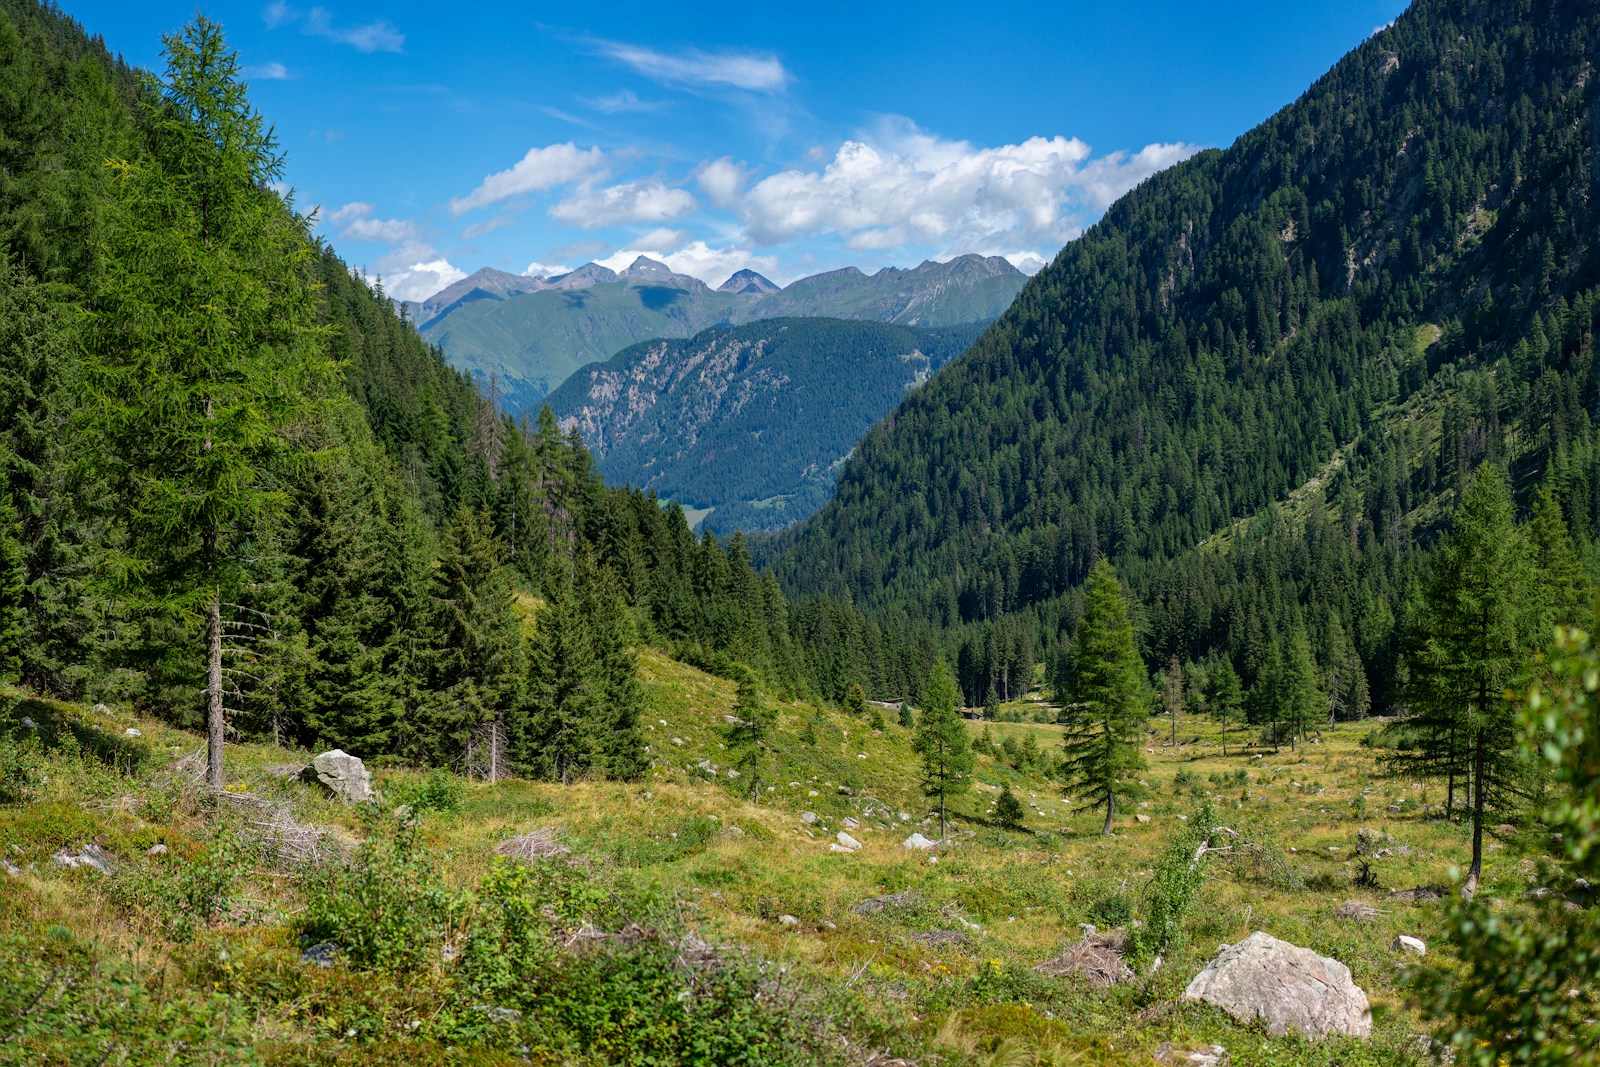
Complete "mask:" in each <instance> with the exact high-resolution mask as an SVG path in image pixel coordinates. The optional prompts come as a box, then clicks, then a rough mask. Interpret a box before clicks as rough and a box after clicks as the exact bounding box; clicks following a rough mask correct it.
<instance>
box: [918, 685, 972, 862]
mask: <svg viewBox="0 0 1600 1067" xmlns="http://www.w3.org/2000/svg"><path fill="white" fill-rule="evenodd" d="M911 746H912V748H913V749H915V750H916V753H917V755H918V756H919V757H920V758H921V760H922V790H923V792H924V793H925V794H926V795H928V796H930V797H938V798H939V839H940V840H941V841H942V840H944V835H945V826H946V823H947V818H946V805H947V803H948V798H949V797H950V796H951V795H952V794H956V793H964V792H966V790H967V788H968V787H969V786H970V785H971V777H970V776H971V774H972V740H971V738H969V737H968V736H967V724H966V723H965V722H964V721H963V720H962V718H961V688H960V686H958V685H957V684H956V678H955V675H954V674H952V673H950V667H949V665H948V664H946V663H945V661H944V660H943V659H942V658H941V659H939V660H938V661H936V662H935V663H934V665H933V671H932V673H931V674H930V675H929V676H928V687H927V690H926V691H925V692H924V693H923V697H922V714H921V716H919V717H918V720H917V727H916V733H915V734H913V735H912V739H911Z"/></svg>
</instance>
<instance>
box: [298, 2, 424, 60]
mask: <svg viewBox="0 0 1600 1067" xmlns="http://www.w3.org/2000/svg"><path fill="white" fill-rule="evenodd" d="M304 31H305V32H306V33H308V34H310V35H311V36H312V37H322V38H325V39H327V40H329V41H336V42H338V43H339V44H347V45H349V46H350V47H351V48H354V49H355V50H356V51H358V52H368V53H371V52H399V51H400V50H401V49H403V48H404V47H405V44H406V37H405V34H403V33H401V32H400V31H399V30H397V29H395V27H394V25H393V23H390V22H387V21H385V20H383V19H377V20H375V21H373V22H368V23H365V24H363V25H360V26H349V27H344V28H340V27H337V26H335V25H334V24H333V16H332V15H330V14H329V13H328V10H327V9H326V8H321V7H314V8H312V9H311V10H310V11H308V12H307V13H306V19H305V26H304Z"/></svg>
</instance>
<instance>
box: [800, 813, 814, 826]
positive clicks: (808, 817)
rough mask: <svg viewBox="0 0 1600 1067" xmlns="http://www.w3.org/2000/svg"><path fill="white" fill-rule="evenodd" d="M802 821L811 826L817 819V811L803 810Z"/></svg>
mask: <svg viewBox="0 0 1600 1067" xmlns="http://www.w3.org/2000/svg"><path fill="white" fill-rule="evenodd" d="M800 821H801V822H803V823H805V824H806V825H807V826H810V825H811V824H812V823H814V822H816V821H817V813H816V812H814V811H802V812H801V813H800Z"/></svg>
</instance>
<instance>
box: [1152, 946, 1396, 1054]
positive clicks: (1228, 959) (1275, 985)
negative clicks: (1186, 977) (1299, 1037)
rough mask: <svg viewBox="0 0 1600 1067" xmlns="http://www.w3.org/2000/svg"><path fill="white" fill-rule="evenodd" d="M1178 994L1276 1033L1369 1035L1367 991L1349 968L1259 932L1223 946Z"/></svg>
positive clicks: (1369, 1015)
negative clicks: (1356, 980)
mask: <svg viewBox="0 0 1600 1067" xmlns="http://www.w3.org/2000/svg"><path fill="white" fill-rule="evenodd" d="M1183 995H1184V997H1185V998H1186V999H1188V1000H1200V1001H1204V1002H1206V1003H1208V1004H1215V1005H1216V1006H1217V1007H1219V1008H1221V1009H1222V1010H1224V1011H1226V1012H1227V1013H1228V1014H1229V1015H1232V1016H1233V1017H1234V1018H1236V1019H1238V1020H1239V1021H1240V1022H1245V1023H1248V1022H1250V1021H1251V1020H1253V1019H1261V1020H1262V1021H1263V1022H1265V1023H1266V1025H1267V1031H1268V1032H1269V1033H1271V1034H1274V1035H1277V1036H1279V1037H1281V1036H1283V1035H1284V1034H1286V1033H1288V1032H1289V1030H1291V1029H1294V1030H1299V1031H1300V1032H1302V1033H1305V1034H1308V1035H1310V1036H1313V1037H1317V1036H1321V1035H1323V1034H1351V1035H1354V1036H1356V1037H1367V1036H1369V1035H1370V1034H1371V1033H1372V1013H1371V1012H1370V1011H1369V1010H1368V1006H1367V995H1366V994H1365V993H1364V992H1362V991H1361V988H1360V987H1359V986H1357V985H1356V984H1355V982H1353V981H1352V980H1351V978H1350V968H1348V967H1346V966H1345V965H1344V964H1342V963H1340V962H1339V961H1338V960H1333V959H1329V958H1328V957H1326V956H1319V955H1317V954H1316V953H1315V952H1312V951H1311V950H1310V949H1307V948H1300V947H1299V946H1298V945H1291V944H1289V942H1287V941H1280V940H1278V939H1277V938H1275V937H1272V936H1270V935H1268V934H1264V933H1262V932H1261V931H1259V930H1258V931H1256V932H1255V933H1253V934H1251V935H1250V936H1249V937H1247V938H1245V939H1244V940H1243V941H1241V942H1239V943H1238V944H1237V945H1230V946H1228V947H1227V948H1226V949H1224V950H1223V951H1222V952H1221V954H1219V955H1218V956H1217V958H1216V959H1214V960H1212V961H1211V962H1210V963H1208V964H1207V965H1206V967H1205V970H1203V971H1201V972H1200V973H1199V974H1198V975H1196V976H1195V978H1194V981H1192V982H1190V983H1189V987H1188V988H1187V989H1185V990H1184V993H1183Z"/></svg>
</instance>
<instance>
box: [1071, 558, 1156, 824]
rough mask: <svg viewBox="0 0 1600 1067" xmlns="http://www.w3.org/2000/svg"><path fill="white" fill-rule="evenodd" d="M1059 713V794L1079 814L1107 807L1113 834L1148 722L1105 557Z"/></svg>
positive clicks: (1088, 593) (1122, 603) (1123, 604)
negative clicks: (1062, 780)
mask: <svg viewBox="0 0 1600 1067" xmlns="http://www.w3.org/2000/svg"><path fill="white" fill-rule="evenodd" d="M1067 684H1068V689H1067V692H1068V696H1069V697H1070V703H1068V704H1066V705H1065V706H1064V708H1063V715H1064V718H1065V720H1066V722H1065V729H1064V730H1063V732H1062V748H1063V750H1064V755H1065V760H1064V765H1063V770H1064V771H1065V776H1066V784H1065V788H1066V791H1067V794H1068V795H1069V796H1073V797H1076V798H1078V799H1079V800H1081V801H1083V802H1084V804H1083V808H1084V810H1090V809H1093V808H1098V807H1100V806H1101V805H1104V806H1105V811H1106V822H1105V828H1104V829H1103V830H1102V833H1104V834H1106V835H1107V836H1109V835H1110V833H1111V822H1112V819H1113V818H1114V817H1115V816H1116V811H1117V797H1118V796H1119V795H1121V796H1127V795H1130V794H1131V793H1132V792H1133V791H1134V790H1133V787H1131V785H1130V782H1131V780H1132V779H1133V778H1135V777H1136V776H1137V774H1138V772H1139V771H1141V770H1143V769H1144V766H1145V763H1144V757H1143V756H1142V755H1141V754H1140V740H1141V737H1142V735H1143V733H1144V730H1145V725H1146V723H1147V722H1148V721H1149V715H1150V708H1149V701H1148V699H1147V697H1146V685H1145V674H1144V664H1143V663H1142V662H1141V661H1140V659H1139V652H1138V649H1136V648H1135V647H1134V643H1133V623H1132V621H1131V620H1130V619H1129V616H1128V602H1127V600H1126V598H1124V596H1123V593H1122V584H1121V582H1119V581H1118V580H1117V574H1116V571H1115V570H1113V569H1112V567H1111V564H1110V563H1109V562H1107V561H1106V559H1105V558H1104V557H1101V559H1100V560H1099V561H1098V562H1097V563H1096V564H1095V567H1094V570H1093V571H1092V572H1091V573H1090V575H1089V583H1088V585H1087V587H1086V588H1085V590H1084V609H1083V619H1082V621H1080V622H1079V623H1078V634H1077V637H1076V639H1075V640H1074V641H1073V645H1072V661H1071V668H1070V671H1069V676H1068V679H1067Z"/></svg>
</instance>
